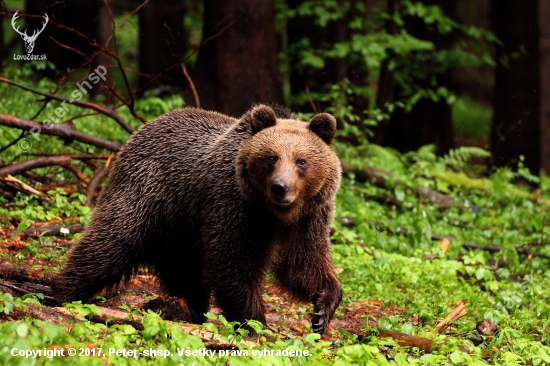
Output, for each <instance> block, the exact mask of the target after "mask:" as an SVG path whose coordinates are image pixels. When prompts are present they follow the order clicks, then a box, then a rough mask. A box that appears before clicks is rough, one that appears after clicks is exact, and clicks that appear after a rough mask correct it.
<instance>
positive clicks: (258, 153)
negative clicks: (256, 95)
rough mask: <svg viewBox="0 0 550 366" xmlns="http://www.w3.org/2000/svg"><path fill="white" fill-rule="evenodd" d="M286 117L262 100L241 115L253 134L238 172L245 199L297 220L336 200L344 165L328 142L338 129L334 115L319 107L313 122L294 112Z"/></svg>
mask: <svg viewBox="0 0 550 366" xmlns="http://www.w3.org/2000/svg"><path fill="white" fill-rule="evenodd" d="M279 115H281V111H279ZM285 117H288V119H287V118H277V115H276V113H275V112H274V111H273V109H272V108H270V107H267V106H264V105H260V106H257V107H255V108H254V109H252V111H250V112H248V113H247V114H245V115H244V116H243V118H242V120H241V121H242V122H245V123H248V124H249V126H250V131H251V136H250V137H249V138H248V139H247V140H246V141H245V142H244V144H243V145H242V147H241V149H240V152H239V155H238V157H237V176H238V180H239V185H240V188H241V192H242V193H243V196H244V198H245V200H247V201H248V202H250V203H252V204H255V205H261V206H264V207H265V206H267V208H268V209H269V210H270V211H271V212H272V213H273V214H274V215H275V216H276V217H278V218H279V219H280V220H281V221H283V222H285V223H294V222H296V221H298V220H299V219H300V217H303V216H306V215H309V214H312V213H313V212H315V211H316V210H318V209H319V208H321V207H322V206H325V205H333V204H334V197H335V196H336V192H337V191H338V187H339V186H340V176H341V169H340V162H339V160H338V158H337V157H336V154H335V153H334V151H333V150H332V148H331V147H330V144H331V142H332V140H333V139H334V134H335V133H336V120H335V119H334V117H332V116H331V115H328V114H325V113H321V114H317V115H316V116H314V117H313V118H312V119H311V121H310V122H309V123H306V122H302V121H299V120H297V119H294V118H295V117H294V115H290V114H288V116H285Z"/></svg>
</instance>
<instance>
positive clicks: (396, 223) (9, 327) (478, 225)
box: [0, 145, 550, 365]
mask: <svg viewBox="0 0 550 366" xmlns="http://www.w3.org/2000/svg"><path fill="white" fill-rule="evenodd" d="M337 149H338V150H339V154H340V156H341V157H343V160H344V161H345V162H346V164H349V165H353V166H355V167H357V168H359V169H366V168H367V167H377V168H378V169H383V170H384V171H387V172H390V173H391V174H392V177H391V178H390V179H388V180H387V182H386V184H385V185H384V186H382V187H381V186H380V185H375V184H372V183H369V182H360V181H358V180H357V179H356V178H357V177H356V176H355V175H354V174H352V173H347V172H344V178H343V181H342V186H341V189H340V191H339V194H338V197H337V211H336V218H337V219H336V220H335V222H334V231H333V234H332V241H333V247H332V248H333V250H332V251H333V258H334V265H335V267H337V268H339V269H341V271H339V272H340V273H339V274H338V277H339V279H340V281H341V282H342V286H343V290H344V299H343V302H342V304H341V306H340V307H339V309H338V311H337V314H336V318H337V319H340V320H342V319H345V316H344V309H346V308H353V309H355V310H354V311H356V312H357V313H359V314H361V311H362V310H361V309H362V308H361V304H363V303H365V302H366V301H368V300H375V301H381V302H383V304H384V308H388V309H389V308H392V309H396V311H393V312H391V314H393V315H384V316H382V317H380V318H378V319H376V318H374V321H375V323H377V324H378V328H381V329H387V330H393V331H398V332H402V333H406V334H410V335H416V336H421V337H426V338H430V339H434V340H435V341H436V344H439V345H440V348H439V349H438V350H437V351H434V352H432V353H423V352H421V351H419V350H418V349H412V350H411V349H407V348H403V347H400V346H399V345H397V344H396V343H395V341H391V340H388V339H379V338H377V337H376V336H374V335H372V334H376V332H375V331H374V332H373V329H371V328H369V327H368V326H367V324H368V320H369V319H371V320H373V318H372V315H369V314H368V313H365V314H364V315H361V316H360V318H359V319H360V320H361V321H362V324H363V325H362V326H360V327H359V329H338V331H339V333H340V337H339V338H337V339H333V340H332V341H331V342H330V341H324V340H323V341H322V340H320V339H319V338H318V336H316V335H313V334H312V335H308V336H307V337H305V338H303V337H298V336H294V335H293V333H292V330H289V329H287V328H285V325H284V322H283V324H280V325H279V324H278V325H277V327H278V329H276V330H275V332H274V331H273V330H264V331H262V330H261V329H259V328H258V331H259V333H260V336H258V338H252V339H251V338H247V337H243V335H244V334H246V331H245V330H244V329H243V328H241V327H240V326H239V324H237V323H229V322H227V321H225V319H223V317H217V316H215V315H209V317H210V319H212V320H211V321H210V322H209V323H208V324H206V325H205V326H204V329H205V331H209V332H213V333H215V334H219V336H220V337H221V338H222V339H225V340H227V341H229V342H233V343H235V344H236V345H237V346H238V347H239V352H240V353H238V352H237V351H236V350H235V351H234V352H233V353H231V352H229V353H225V354H221V353H220V352H217V353H215V354H213V356H212V357H211V358H210V357H209V356H208V355H206V356H205V354H204V352H206V350H207V348H205V347H206V346H205V344H204V343H203V341H202V340H201V339H199V338H198V337H195V336H192V335H188V334H186V333H185V332H183V331H182V330H181V329H178V328H177V327H174V326H171V325H168V324H167V323H166V322H164V321H163V320H162V319H161V318H160V317H159V316H158V315H157V314H155V313H151V312H149V313H147V314H144V315H145V318H144V320H143V326H144V330H137V329H135V328H134V327H132V326H130V325H111V326H107V325H104V324H97V323H93V322H89V321H87V320H84V321H81V322H77V323H75V324H74V325H73V326H71V327H70V330H69V331H67V330H66V328H64V327H62V326H61V325H54V324H52V323H46V322H43V321H40V320H37V319H33V318H30V317H29V318H26V319H25V320H23V321H16V322H15V321H4V322H0V328H2V329H1V331H0V345H2V346H3V351H2V352H0V362H1V363H2V364H10V365H12V364H13V365H15V364H21V365H27V364H43V363H46V362H48V363H53V364H57V363H59V364H62V363H65V364H66V363H70V364H80V363H82V364H95V363H97V364H101V363H102V362H107V361H108V362H113V363H115V364H117V365H118V364H150V363H151V362H153V361H154V363H155V364H166V365H172V364H186V365H192V364H200V365H202V364H227V362H229V364H231V365H240V364H243V365H244V364H246V365H279V364H280V365H287V364H315V365H316V364H339V365H348V364H349V365H355V364H364V365H384V364H390V363H392V364H395V363H396V364H419V365H425V364H433V365H436V364H460V363H461V362H462V363H463V364H478V365H483V364H502V365H514V364H517V365H524V364H526V365H539V364H548V363H549V362H550V346H549V344H550V333H549V331H548V325H549V324H548V323H549V322H550V320H549V319H550V305H549V304H550V301H549V300H550V299H549V294H548V287H547V284H548V281H549V279H550V271H549V270H548V267H549V264H550V260H549V259H548V258H549V257H550V247H549V245H548V239H547V238H548V235H549V228H548V216H547V212H548V207H549V205H548V203H547V202H548V199H549V198H550V179H549V178H548V177H547V176H545V175H544V174H541V175H537V176H535V175H532V174H531V173H530V172H528V171H527V170H526V169H525V168H523V166H522V165H520V166H519V167H518V169H516V170H511V169H508V168H501V169H497V170H487V169H485V168H483V167H482V166H481V165H479V166H476V164H473V163H472V162H474V163H475V162H476V161H478V162H479V159H483V158H486V157H487V152H485V151H483V150H481V149H477V148H461V149H459V150H455V151H453V152H451V153H450V154H449V155H447V156H444V157H437V156H435V154H434V153H433V147H431V146H427V147H424V148H422V149H420V150H419V151H417V152H413V153H408V154H404V155H401V154H398V153H396V152H394V151H392V150H389V149H385V148H382V147H379V146H375V145H365V146H363V147H362V148H360V149H359V150H355V151H352V150H351V149H349V148H348V147H346V146H340V145H338V146H337ZM480 182H483V184H481V183H480ZM419 187H424V188H427V189H430V190H432V191H436V192H439V193H441V194H444V195H445V196H447V197H450V198H452V199H453V202H454V203H453V205H451V206H449V207H444V205H441V204H438V203H430V202H429V201H426V199H425V198H423V197H422V196H421V195H419V194H418V192H419ZM51 193H52V195H54V197H57V198H55V199H54V201H53V202H52V203H49V204H44V203H40V202H39V201H37V200H35V199H31V198H22V197H19V198H17V199H18V200H19V201H17V202H19V206H16V207H19V208H12V207H11V206H10V207H8V208H4V209H3V210H4V211H3V212H2V216H3V217H4V220H5V219H6V218H7V217H8V216H10V217H17V218H18V219H19V220H20V221H21V222H26V220H32V221H36V220H37V221H40V220H46V219H48V218H51V216H57V217H60V218H66V217H71V216H75V215H77V216H78V215H81V216H82V217H84V218H85V217H87V216H89V212H88V211H86V210H85V209H83V208H82V199H83V198H82V197H81V196H79V195H74V196H67V195H63V194H61V193H60V192H57V194H58V195H57V196H55V193H56V192H51ZM389 196H391V197H392V199H391V200H389V201H388V199H387V198H388V197H389ZM25 203H26V208H21V207H22V206H25ZM38 207H41V208H40V209H39V208H38ZM4 222H5V221H4ZM84 222H85V221H84ZM350 223H351V225H350ZM344 224H345V225H344ZM403 229H406V234H405V235H403V234H404V231H403ZM441 237H447V238H449V239H450V243H451V244H450V248H449V250H448V251H445V250H442V249H441V248H440V246H439V239H440V238H441ZM434 239H436V240H434ZM468 243H470V244H479V245H482V246H491V247H498V248H499V249H500V250H499V251H498V252H495V250H494V248H493V250H492V251H489V250H483V249H479V248H478V249H472V248H469V247H466V246H465V244H468ZM33 245H35V246H36V247H37V250H38V249H40V248H39V247H40V246H41V245H42V242H40V241H37V242H36V243H35V244H33ZM517 248H519V251H518V250H517ZM526 249H527V250H528V251H529V253H527V254H526V253H522V252H521V251H522V250H524V251H525V250H526ZM59 255H63V254H59ZM52 270H53V271H56V270H57V269H52ZM0 296H2V297H1V298H0V312H3V313H4V316H5V317H7V318H6V319H9V314H10V313H11V312H13V311H14V309H18V308H20V307H21V306H25V304H27V303H28V304H34V303H36V299H35V298H33V297H29V298H27V299H17V298H16V299H13V298H11V296H9V295H0ZM460 302H464V303H465V306H466V309H467V315H466V316H464V317H462V318H460V319H459V320H458V321H457V322H455V323H454V324H453V325H452V329H451V330H448V331H447V332H445V333H444V334H443V335H438V334H437V332H435V331H434V327H435V325H436V324H437V323H438V322H439V321H441V320H442V319H443V318H444V317H445V316H446V315H447V314H448V313H449V312H450V311H451V310H452V309H453V308H454V307H455V306H456V305H458V304H459V303H460ZM71 309H78V310H79V311H80V312H81V313H83V314H90V313H91V312H94V311H97V308H94V306H93V305H92V306H90V305H80V304H73V305H72V306H71ZM125 309H128V308H127V307H125ZM277 309H278V308H277ZM310 310H311V309H310V308H308V309H307V311H304V314H302V315H301V316H302V318H303V319H309V312H310ZM277 311H279V310H277ZM280 311H281V312H282V310H280ZM212 321H213V322H212ZM479 321H490V322H493V323H494V324H496V325H497V327H498V330H497V332H496V333H495V334H494V335H493V336H492V337H491V338H487V339H485V342H484V343H482V344H481V345H479V346H477V347H474V346H472V344H471V342H470V340H469V339H472V338H475V337H477V335H476V333H475V331H474V330H475V329H476V324H477V323H478V322H479ZM370 324H372V323H370ZM252 326H257V325H254V324H252ZM278 330H284V331H286V332H287V333H288V334H289V337H288V338H285V339H281V338H278V337H276V335H277V331H278ZM350 330H351V331H355V332H366V334H371V336H368V337H363V338H358V337H357V335H354V334H353V332H349V331H350ZM258 339H259V340H260V343H259V344H260V345H257V346H251V345H250V344H249V343H246V342H244V341H245V340H252V341H257V340H258ZM54 346H59V347H65V349H67V347H69V348H70V347H73V348H75V349H84V350H85V349H94V350H96V351H90V350H88V351H83V352H88V354H90V352H98V351H97V350H98V349H99V348H101V349H102V352H103V353H104V354H105V355H106V356H104V357H95V358H93V357H90V356H82V357H68V358H59V357H53V358H52V359H51V360H50V359H49V358H48V357H47V356H41V357H38V358H36V359H35V358H25V357H23V356H13V355H12V354H11V352H12V351H11V350H12V349H14V348H17V349H19V350H27V349H28V350H43V349H51V347H54ZM381 347H383V348H381ZM110 348H115V349H117V350H123V349H126V350H138V351H140V352H145V351H149V350H157V351H163V352H170V353H169V354H168V353H166V354H164V353H161V354H162V356H159V355H158V354H157V355H156V356H147V355H144V354H143V353H142V355H141V356H140V357H130V356H121V355H116V354H111V355H109V354H108V350H109V349H110ZM388 349H389V350H388ZM200 350H203V351H200ZM381 350H383V351H381ZM178 351H179V352H180V353H179V354H178ZM193 351H195V353H193ZM245 351H246V352H245ZM268 351H269V352H272V353H269V352H268ZM291 351H293V352H294V353H291ZM306 351H307V352H306ZM186 352H187V353H186ZM200 352H203V354H200ZM262 352H263V353H262ZM277 352H278V353H277ZM285 352H286V353H285ZM166 355H168V356H166Z"/></svg>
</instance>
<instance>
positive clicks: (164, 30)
mask: <svg viewBox="0 0 550 366" xmlns="http://www.w3.org/2000/svg"><path fill="white" fill-rule="evenodd" d="M184 13H185V7H184V2H183V1H182V0H177V1H170V0H151V1H149V3H148V4H147V5H145V6H144V7H143V8H142V9H141V10H140V12H139V72H140V76H139V81H138V84H139V87H140V88H142V89H145V88H154V87H157V86H159V85H163V84H169V85H180V86H181V85H184V83H185V78H184V75H183V72H182V69H181V63H182V61H183V57H184V54H185V51H186V50H187V44H186V43H187V37H186V35H185V31H184V27H183V18H184Z"/></svg>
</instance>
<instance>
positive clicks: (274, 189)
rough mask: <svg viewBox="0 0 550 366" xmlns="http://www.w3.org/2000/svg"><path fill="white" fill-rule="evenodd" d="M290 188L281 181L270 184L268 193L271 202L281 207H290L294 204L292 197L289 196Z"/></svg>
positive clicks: (291, 195)
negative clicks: (269, 193)
mask: <svg viewBox="0 0 550 366" xmlns="http://www.w3.org/2000/svg"><path fill="white" fill-rule="evenodd" d="M289 191H290V186H289V185H288V184H287V183H286V182H285V181H284V180H282V179H275V180H274V181H272V182H271V187H270V192H271V197H272V198H273V200H274V201H275V202H277V203H279V204H282V205H290V204H291V203H292V202H294V195H293V194H289V193H288V192H289Z"/></svg>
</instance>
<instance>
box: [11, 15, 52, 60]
mask: <svg viewBox="0 0 550 366" xmlns="http://www.w3.org/2000/svg"><path fill="white" fill-rule="evenodd" d="M17 13H19V10H18V11H16V12H15V14H13V17H12V18H11V26H12V27H13V30H15V31H16V32H17V33H19V34H20V35H21V38H23V41H24V42H25V51H27V54H26V55H16V54H14V55H13V59H14V60H25V61H36V60H47V57H46V55H33V54H32V51H33V50H34V43H35V42H36V39H37V38H38V36H39V35H40V33H42V31H43V30H44V28H46V25H47V24H48V20H49V19H50V18H48V14H46V13H44V20H45V21H44V22H43V23H42V29H40V30H38V29H34V30H33V32H32V35H30V36H29V35H28V34H27V29H25V31H24V32H21V31H20V30H19V27H16V25H15V22H16V21H17V19H18V18H19V15H17Z"/></svg>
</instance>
